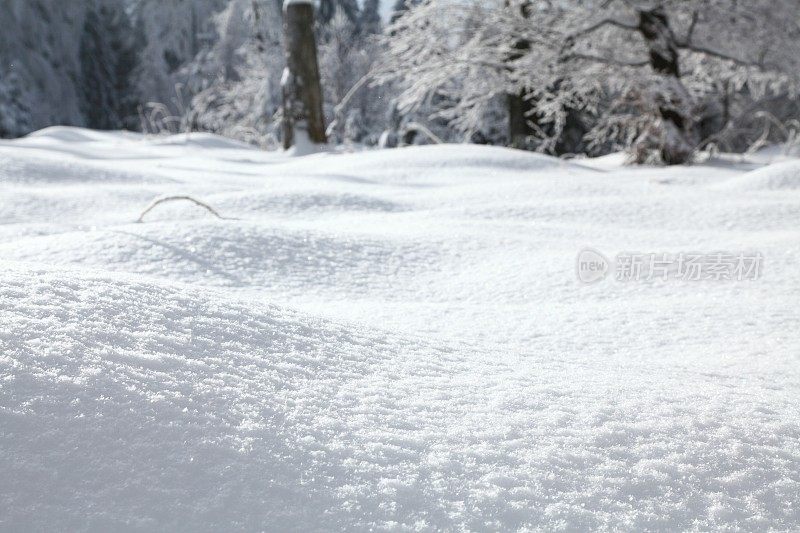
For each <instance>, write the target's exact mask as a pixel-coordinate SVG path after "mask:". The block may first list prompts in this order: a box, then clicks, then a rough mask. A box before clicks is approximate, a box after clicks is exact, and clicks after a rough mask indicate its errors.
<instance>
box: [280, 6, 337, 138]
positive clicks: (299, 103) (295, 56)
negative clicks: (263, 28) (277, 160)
mask: <svg viewBox="0 0 800 533" xmlns="http://www.w3.org/2000/svg"><path fill="white" fill-rule="evenodd" d="M283 32H284V41H285V43H286V45H285V46H286V69H285V70H284V72H283V79H282V80H281V88H282V91H283V147H284V148H286V149H289V148H291V147H292V146H294V145H295V144H297V143H298V141H299V142H303V139H301V137H302V136H305V137H307V140H308V141H310V142H312V143H314V144H325V143H326V142H328V140H327V136H326V135H325V118H324V116H323V114H322V88H321V86H320V77H319V64H318V62H317V44H316V41H315V39H314V4H313V3H312V2H310V1H309V2H304V1H297V0H294V1H293V0H288V1H287V2H286V4H285V9H284V19H283Z"/></svg>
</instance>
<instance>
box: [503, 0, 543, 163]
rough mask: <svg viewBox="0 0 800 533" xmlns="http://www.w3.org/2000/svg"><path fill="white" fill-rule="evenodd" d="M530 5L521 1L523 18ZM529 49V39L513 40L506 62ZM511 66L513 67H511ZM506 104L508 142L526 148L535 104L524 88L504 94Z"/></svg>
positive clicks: (510, 61) (528, 12)
mask: <svg viewBox="0 0 800 533" xmlns="http://www.w3.org/2000/svg"><path fill="white" fill-rule="evenodd" d="M506 7H511V3H510V2H508V0H507V1H506ZM530 9H531V5H530V2H523V3H522V5H521V6H520V10H521V14H522V16H523V17H524V18H529V16H530ZM530 49H531V43H530V41H528V40H526V39H518V40H517V41H515V42H514V51H513V52H512V53H511V54H509V56H508V59H507V62H508V63H509V64H511V63H513V62H514V61H517V60H518V59H520V58H521V57H523V56H524V55H525V54H526V53H527V52H529V51H530ZM512 68H513V67H512ZM506 105H507V107H508V144H509V146H511V147H513V148H523V149H524V148H526V147H527V146H528V145H529V144H530V142H529V139H530V137H531V136H532V135H533V134H534V131H533V128H531V124H530V122H529V121H531V120H534V118H535V117H534V116H533V115H534V113H535V112H536V104H535V103H534V102H533V101H532V100H531V99H530V97H529V94H528V92H527V91H525V90H524V89H521V90H520V91H519V92H518V93H516V94H514V93H510V94H507V95H506Z"/></svg>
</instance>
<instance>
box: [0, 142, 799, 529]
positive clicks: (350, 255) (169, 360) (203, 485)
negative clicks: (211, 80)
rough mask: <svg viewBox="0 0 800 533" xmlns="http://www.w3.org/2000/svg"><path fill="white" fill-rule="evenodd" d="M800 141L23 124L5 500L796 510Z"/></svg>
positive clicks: (153, 508) (37, 521) (545, 525)
mask: <svg viewBox="0 0 800 533" xmlns="http://www.w3.org/2000/svg"><path fill="white" fill-rule="evenodd" d="M798 164H800V162H798V161H797V160H791V159H787V160H785V161H782V162H779V163H776V164H773V165H766V166H763V168H759V169H756V170H754V166H757V165H755V164H754V163H753V162H752V161H751V162H741V163H737V162H735V161H728V160H726V161H724V162H720V161H709V162H708V163H705V164H702V165H697V166H693V167H680V168H669V169H667V168H653V167H623V166H621V165H619V164H618V163H616V164H615V162H614V160H613V158H607V159H606V160H604V161H602V162H599V163H598V162H593V161H591V160H576V161H573V162H566V161H562V160H557V159H553V158H549V157H546V156H541V155H536V154H530V153H524V152H518V151H514V150H508V149H501V148H492V147H481V146H467V145H443V146H429V147H412V148H403V149H397V150H388V151H367V152H360V153H351V154H334V153H319V154H313V155H310V156H306V157H290V156H289V155H287V154H285V153H282V152H261V151H257V150H253V149H250V148H248V147H246V146H244V145H239V144H238V143H231V142H229V141H226V140H224V139H221V138H218V137H214V136H210V135H197V134H191V135H179V136H174V137H170V138H163V137H156V138H149V137H144V136H140V135H135V134H127V133H119V132H93V131H89V130H81V129H74V128H49V129H48V130H44V131H42V132H39V133H37V134H35V135H32V136H29V137H27V138H24V139H19V140H16V141H3V142H0V205H2V210H0V222H2V225H0V268H2V270H3V275H2V278H0V316H2V317H3V320H2V322H0V480H2V481H1V482H0V529H3V530H40V529H44V530H51V529H69V530H135V531H142V530H154V529H156V530H182V531H211V530H248V531H253V530H263V529H270V530H302V531H324V530H328V531H329V530H339V529H354V530H366V529H379V530H400V531H403V530H433V529H448V530H461V529H469V530H506V529H529V530H537V529H544V530H593V529H614V530H619V529H622V530H675V529H683V530H686V529H691V530H719V529H743V530H769V529H774V530H793V529H797V528H798V527H800V496H798V495H800V365H798V354H800V335H798V333H797V332H798V331H800V315H798V313H797V302H798V299H799V298H800V280H799V279H798V276H797V264H798V260H800V244H798V243H800V239H798V229H797V221H798V220H800V192H798V190H797V187H796V184H795V181H796V180H795V178H796V175H797V169H798ZM793 176H794V177H793ZM173 194H178V195H185V194H190V195H193V196H194V197H196V198H198V199H200V200H202V201H204V202H207V203H208V204H209V205H211V206H213V207H214V208H215V209H216V210H218V211H219V212H220V213H221V214H222V215H223V216H225V217H226V219H225V220H219V219H216V218H214V217H213V216H211V215H210V214H209V213H208V212H206V211H205V210H203V209H201V208H199V207H197V206H195V205H192V204H191V203H188V202H180V203H179V202H175V203H168V204H163V205H160V206H158V207H157V208H156V209H155V210H154V211H153V212H151V213H150V214H149V215H148V217H147V218H146V222H144V223H141V224H137V223H134V221H135V220H136V219H137V218H138V216H139V214H140V213H141V211H142V210H143V209H144V208H145V206H147V205H148V203H149V202H150V201H151V200H153V199H154V198H156V197H159V196H164V195H173ZM586 247H592V248H594V249H597V250H598V251H600V252H602V253H604V254H605V255H607V256H609V257H613V256H614V255H615V254H616V253H618V252H621V251H642V252H671V253H674V252H680V251H687V252H688V251H707V252H714V251H718V250H727V251H732V252H737V251H759V252H761V253H762V254H763V255H764V257H765V269H764V275H763V277H762V279H760V280H758V281H752V282H742V283H715V282H677V281H669V282H640V283H620V282H616V281H614V280H606V281H603V282H600V283H597V284H594V285H591V286H586V285H582V284H580V283H579V282H578V281H577V279H576V277H575V258H576V256H577V255H578V253H579V252H580V251H581V250H582V249H584V248H586Z"/></svg>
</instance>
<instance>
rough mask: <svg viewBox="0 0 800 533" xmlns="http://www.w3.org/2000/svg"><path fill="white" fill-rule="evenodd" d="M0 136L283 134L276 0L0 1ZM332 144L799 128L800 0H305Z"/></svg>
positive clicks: (552, 149) (646, 151) (683, 144)
mask: <svg viewBox="0 0 800 533" xmlns="http://www.w3.org/2000/svg"><path fill="white" fill-rule="evenodd" d="M0 18H1V19H2V20H3V21H4V22H5V23H6V24H5V28H4V32H3V33H0V136H4V137H14V136H19V135H24V134H26V133H28V132H30V131H33V130H36V129H40V128H42V127H46V126H48V125H53V124H67V125H76V126H87V127H93V128H103V129H119V128H127V129H132V130H141V131H146V132H151V133H157V132H179V131H195V130H197V131H209V132H213V133H218V134H221V135H225V136H228V137H233V138H236V139H240V140H243V141H246V142H251V143H253V144H256V145H259V146H263V147H266V148H274V147H278V146H279V144H280V128H279V124H280V120H281V113H282V111H281V90H280V77H281V73H282V71H283V69H284V66H285V65H284V62H285V59H284V53H283V36H282V2H281V0H172V1H169V2H164V1H162V0H75V1H73V2H69V3H66V2H62V1H60V0H5V1H3V2H2V3H0ZM315 32H316V37H317V42H318V46H319V63H320V72H321V76H322V85H323V92H324V94H323V99H324V103H323V109H324V113H325V115H326V122H327V123H328V124H330V127H329V129H328V134H329V138H330V139H331V141H332V142H336V143H344V144H358V145H377V144H382V145H384V146H396V145H400V144H403V143H425V142H434V141H433V140H432V139H437V140H443V141H447V142H475V143H490V144H498V145H507V146H514V147H518V148H523V149H528V150H537V151H542V152H546V153H551V154H555V155H601V154H605V153H609V152H612V151H618V150H627V151H628V153H629V154H630V156H631V159H632V160H634V161H637V162H653V163H683V162H687V161H690V160H692V158H693V157H695V156H696V154H697V153H698V151H699V150H712V151H713V150H723V151H735V152H741V151H745V150H748V149H754V148H756V147H758V146H762V145H764V144H767V143H776V142H786V141H787V140H788V141H792V140H796V139H797V132H798V130H799V129H800V127H798V122H797V120H798V117H800V103H798V102H799V101H798V97H797V89H798V84H799V81H798V72H800V65H799V64H798V63H800V10H798V8H797V3H796V0H660V1H653V0H648V1H645V0H580V1H579V0H563V1H560V2H549V1H544V0H480V1H479V0H463V1H457V2H456V1H453V0H320V1H319V2H318V9H317V26H316V30H315Z"/></svg>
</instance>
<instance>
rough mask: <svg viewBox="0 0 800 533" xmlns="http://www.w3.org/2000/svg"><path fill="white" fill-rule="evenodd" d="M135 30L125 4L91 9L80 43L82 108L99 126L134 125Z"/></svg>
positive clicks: (92, 124)
mask: <svg viewBox="0 0 800 533" xmlns="http://www.w3.org/2000/svg"><path fill="white" fill-rule="evenodd" d="M132 40H133V29H132V27H131V25H130V21H129V20H128V18H127V15H126V13H125V11H124V6H123V5H122V4H121V3H112V2H108V1H105V2H98V3H97V4H96V5H93V6H91V7H90V8H89V10H88V12H87V13H86V17H85V19H84V24H83V34H82V37H81V42H80V52H79V55H80V66H81V83H80V85H79V89H80V96H81V111H82V112H83V115H84V117H85V120H86V125H87V126H89V127H91V128H97V129H119V128H122V127H126V126H128V127H130V126H131V125H132V124H131V118H132V116H133V115H134V113H135V100H136V99H135V96H134V95H133V93H132V87H131V73H132V71H133V68H134V65H135V62H136V56H135V52H134V50H133V47H132Z"/></svg>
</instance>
